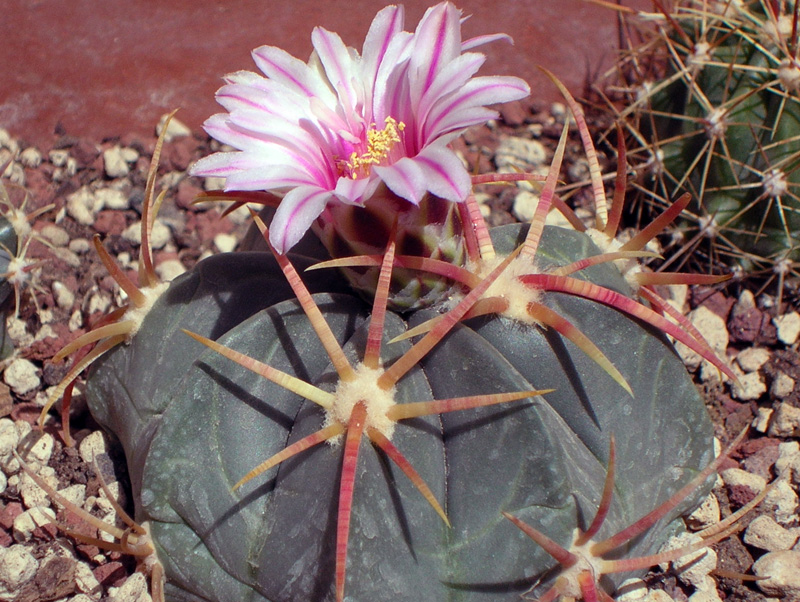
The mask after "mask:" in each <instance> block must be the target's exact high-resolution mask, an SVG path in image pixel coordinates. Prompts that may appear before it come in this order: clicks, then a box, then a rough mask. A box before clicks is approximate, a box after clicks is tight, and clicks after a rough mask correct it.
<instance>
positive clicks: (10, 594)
mask: <svg viewBox="0 0 800 602" xmlns="http://www.w3.org/2000/svg"><path fill="white" fill-rule="evenodd" d="M38 568H39V563H38V561H37V560H36V558H34V557H33V554H31V553H30V552H29V551H28V549H27V548H26V547H25V546H22V545H19V544H14V545H13V546H11V547H9V548H7V549H6V548H0V598H2V599H3V600H13V599H14V598H15V596H16V593H17V590H19V589H20V587H21V586H22V585H23V584H25V583H27V582H28V581H30V580H31V579H33V577H34V575H36V571H37V569H38Z"/></svg>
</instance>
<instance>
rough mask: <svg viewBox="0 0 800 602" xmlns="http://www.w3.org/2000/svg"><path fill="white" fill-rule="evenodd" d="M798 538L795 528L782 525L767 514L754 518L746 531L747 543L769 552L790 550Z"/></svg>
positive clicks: (745, 540)
mask: <svg viewBox="0 0 800 602" xmlns="http://www.w3.org/2000/svg"><path fill="white" fill-rule="evenodd" d="M797 538H798V534H797V533H796V532H795V530H794V529H791V530H789V529H786V528H784V527H782V526H781V525H779V524H778V523H776V522H775V521H774V520H773V519H772V517H770V516H767V515H766V514H762V515H761V516H758V517H756V518H755V519H753V521H752V522H751V523H750V524H749V525H748V526H747V529H746V530H745V532H744V542H745V543H746V544H748V545H751V546H753V547H756V548H759V549H760V550H767V551H768V552H777V551H779V550H789V549H790V548H791V547H792V546H793V545H794V544H795V542H796V541H797Z"/></svg>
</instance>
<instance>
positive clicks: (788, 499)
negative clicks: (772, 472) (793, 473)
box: [764, 474, 798, 524]
mask: <svg viewBox="0 0 800 602" xmlns="http://www.w3.org/2000/svg"><path fill="white" fill-rule="evenodd" d="M764 506H772V508H773V511H774V514H773V516H774V517H775V520H776V521H778V522H779V523H784V524H794V521H795V519H796V518H797V506H798V498H797V494H796V493H795V491H794V489H793V488H792V486H791V484H790V483H789V475H788V474H787V475H786V476H785V477H782V478H780V479H778V480H777V481H774V482H773V483H772V487H771V489H770V490H769V491H768V492H767V496H766V498H764Z"/></svg>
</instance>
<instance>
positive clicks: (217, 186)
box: [203, 176, 250, 216]
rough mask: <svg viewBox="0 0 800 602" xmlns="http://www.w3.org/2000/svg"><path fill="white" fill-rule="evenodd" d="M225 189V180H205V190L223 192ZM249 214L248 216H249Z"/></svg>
mask: <svg viewBox="0 0 800 602" xmlns="http://www.w3.org/2000/svg"><path fill="white" fill-rule="evenodd" d="M224 188H225V178H219V177H216V176H211V177H208V178H205V179H204V180H203V190H205V191H209V190H223V189H224ZM249 215H250V214H249V212H248V216H249Z"/></svg>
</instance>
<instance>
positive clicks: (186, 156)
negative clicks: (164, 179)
mask: <svg viewBox="0 0 800 602" xmlns="http://www.w3.org/2000/svg"><path fill="white" fill-rule="evenodd" d="M198 146H199V144H198V142H197V140H195V139H194V138H193V137H192V136H181V137H180V138H176V139H175V140H174V141H173V142H171V143H170V144H169V145H167V153H166V155H167V156H166V162H165V163H168V164H169V165H170V166H171V167H172V169H174V170H176V171H186V170H187V169H188V168H189V165H190V164H191V163H192V162H193V161H194V160H195V159H196V158H197V157H198V156H199V155H198V152H197V149H198Z"/></svg>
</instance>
